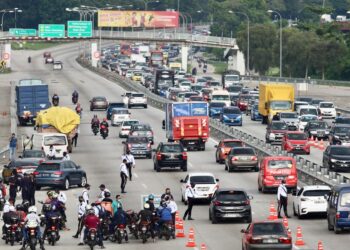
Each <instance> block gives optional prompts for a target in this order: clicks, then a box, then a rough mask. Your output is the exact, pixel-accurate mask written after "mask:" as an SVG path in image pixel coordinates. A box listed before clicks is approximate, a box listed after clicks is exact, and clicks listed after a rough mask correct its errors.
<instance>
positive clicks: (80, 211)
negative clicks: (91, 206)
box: [73, 195, 87, 238]
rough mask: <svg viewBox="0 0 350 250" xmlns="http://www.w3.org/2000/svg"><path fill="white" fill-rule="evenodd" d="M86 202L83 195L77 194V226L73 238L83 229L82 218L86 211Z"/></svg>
mask: <svg viewBox="0 0 350 250" xmlns="http://www.w3.org/2000/svg"><path fill="white" fill-rule="evenodd" d="M86 206H87V204H86V202H85V201H84V198H83V196H81V195H80V196H79V205H78V228H77V232H76V234H75V235H73V238H78V237H79V235H80V234H81V230H83V220H84V215H85V212H86Z"/></svg>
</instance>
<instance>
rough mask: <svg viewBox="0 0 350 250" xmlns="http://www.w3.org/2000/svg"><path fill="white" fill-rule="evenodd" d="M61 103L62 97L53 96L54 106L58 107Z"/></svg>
mask: <svg viewBox="0 0 350 250" xmlns="http://www.w3.org/2000/svg"><path fill="white" fill-rule="evenodd" d="M59 103H60V97H59V96H58V95H57V94H56V93H55V94H53V96H52V105H53V106H58V105H59Z"/></svg>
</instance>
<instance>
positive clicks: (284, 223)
mask: <svg viewBox="0 0 350 250" xmlns="http://www.w3.org/2000/svg"><path fill="white" fill-rule="evenodd" d="M282 221H283V225H284V226H285V228H289V224H288V219H287V217H283V220H282Z"/></svg>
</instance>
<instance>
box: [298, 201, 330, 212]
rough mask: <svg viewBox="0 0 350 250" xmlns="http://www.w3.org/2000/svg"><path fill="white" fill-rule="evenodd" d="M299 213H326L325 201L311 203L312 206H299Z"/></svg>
mask: <svg viewBox="0 0 350 250" xmlns="http://www.w3.org/2000/svg"><path fill="white" fill-rule="evenodd" d="M299 209H300V213H301V214H313V213H315V214H317V213H320V214H321V213H327V202H324V203H321V204H317V205H312V206H302V205H301V206H300V208H299Z"/></svg>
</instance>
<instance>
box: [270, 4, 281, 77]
mask: <svg viewBox="0 0 350 250" xmlns="http://www.w3.org/2000/svg"><path fill="white" fill-rule="evenodd" d="M267 12H268V13H276V14H277V15H278V16H279V19H280V77H282V15H281V14H280V13H279V12H278V11H275V10H268V11H267Z"/></svg>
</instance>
